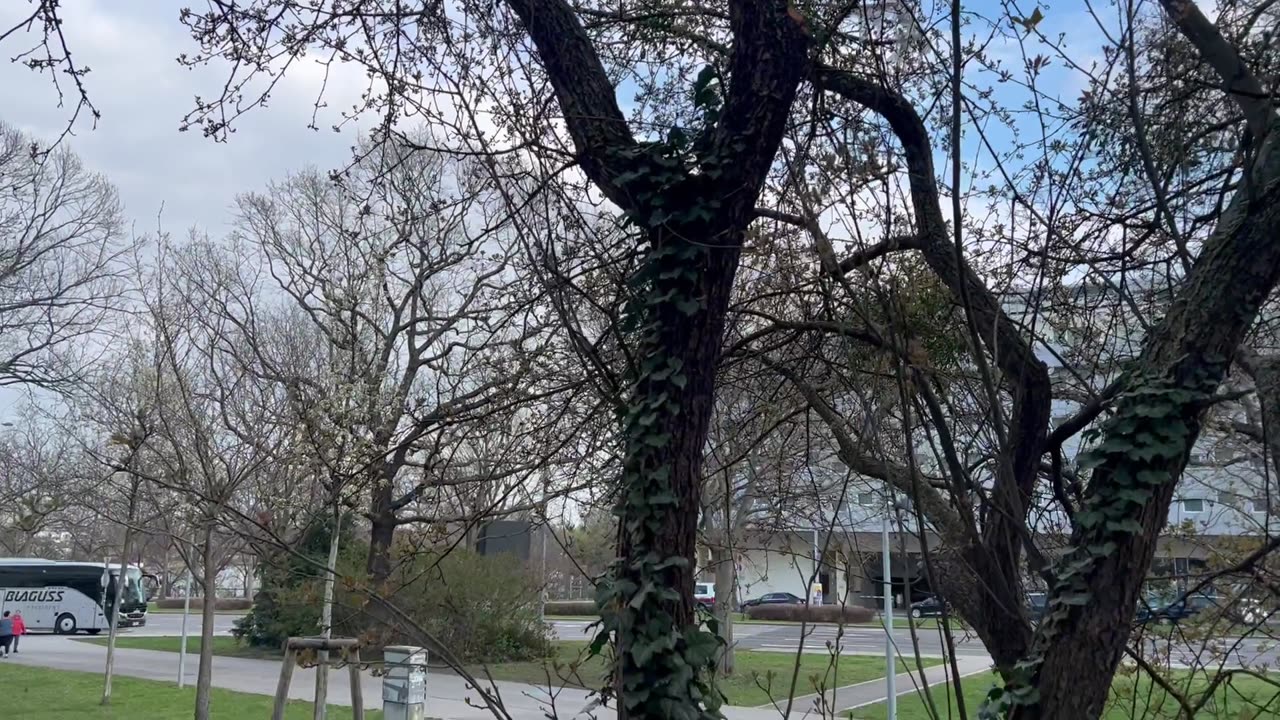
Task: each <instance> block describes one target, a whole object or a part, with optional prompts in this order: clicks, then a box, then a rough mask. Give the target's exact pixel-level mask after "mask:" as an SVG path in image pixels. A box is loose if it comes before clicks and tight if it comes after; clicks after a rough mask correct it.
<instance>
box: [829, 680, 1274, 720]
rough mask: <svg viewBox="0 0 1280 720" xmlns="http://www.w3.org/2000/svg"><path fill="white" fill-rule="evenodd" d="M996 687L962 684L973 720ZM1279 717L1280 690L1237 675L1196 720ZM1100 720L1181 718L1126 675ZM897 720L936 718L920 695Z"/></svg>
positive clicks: (873, 709)
mask: <svg viewBox="0 0 1280 720" xmlns="http://www.w3.org/2000/svg"><path fill="white" fill-rule="evenodd" d="M1170 679H1172V680H1173V681H1174V682H1173V684H1174V686H1175V687H1177V688H1178V691H1179V692H1180V693H1182V694H1184V695H1187V696H1188V697H1189V699H1193V700H1194V701H1198V699H1199V697H1202V696H1203V695H1204V689H1205V688H1206V687H1207V685H1208V680H1207V679H1206V678H1205V677H1204V675H1203V674H1200V675H1199V676H1198V677H1194V678H1193V677H1192V676H1191V674H1190V673H1188V672H1185V671H1183V672H1176V671H1175V672H1174V673H1172V674H1171V675H1170ZM1275 681H1276V682H1277V683H1280V678H1275ZM994 682H995V677H994V676H990V675H974V676H971V677H968V678H965V679H964V680H963V681H962V683H961V687H963V688H964V697H965V709H966V710H967V711H968V716H969V717H976V716H977V713H976V710H977V708H978V706H979V705H980V704H981V703H982V701H983V699H984V698H985V697H986V695H987V690H989V689H990V688H991V685H992V684H993V683H994ZM932 689H933V691H934V692H933V698H934V702H935V703H936V704H937V707H938V712H939V714H940V715H942V716H943V717H947V710H946V707H947V704H948V702H947V701H948V700H950V706H951V708H952V710H951V717H955V698H953V697H948V696H947V693H946V690H947V688H946V687H945V686H942V687H937V688H932ZM1277 716H1280V685H1273V684H1271V683H1269V682H1267V681H1266V680H1262V679H1260V678H1255V677H1250V676H1246V675H1237V676H1236V677H1234V678H1232V679H1231V684H1230V685H1229V686H1223V687H1220V688H1219V689H1218V691H1217V692H1215V693H1214V697H1213V699H1212V700H1210V702H1208V703H1206V704H1205V707H1204V709H1202V710H1201V711H1200V712H1199V713H1197V714H1196V717H1197V718H1203V719H1204V720H1210V719H1212V720H1228V719H1230V720H1262V718H1274V717H1277ZM849 717H851V718H854V720H883V718H884V717H885V708H884V705H871V706H868V707H865V708H861V709H859V710H854V711H853V712H852V713H851V714H850V715H849ZM1102 717H1103V720H1130V718H1142V719H1143V720H1173V719H1174V718H1181V717H1182V715H1181V714H1180V708H1179V706H1178V703H1177V702H1176V701H1175V700H1174V699H1173V698H1172V697H1171V696H1169V695H1168V694H1167V693H1165V692H1164V691H1163V690H1161V689H1160V687H1159V686H1157V685H1155V684H1154V683H1152V682H1151V679H1150V677H1148V676H1146V675H1140V676H1139V675H1135V674H1130V675H1123V674H1122V675H1118V676H1117V677H1116V680H1115V682H1114V683H1113V684H1112V686H1111V700H1110V701H1109V702H1108V704H1107V709H1106V711H1104V712H1103V714H1102ZM898 720H932V716H931V715H930V714H929V711H928V708H927V706H926V703H925V702H924V698H922V697H920V695H919V694H916V695H904V696H902V697H899V698H898Z"/></svg>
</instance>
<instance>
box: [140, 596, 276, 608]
mask: <svg viewBox="0 0 1280 720" xmlns="http://www.w3.org/2000/svg"><path fill="white" fill-rule="evenodd" d="M153 602H154V603H155V604H156V608H157V609H159V610H181V609H182V608H183V606H184V605H185V604H186V602H187V600H186V598H160V599H157V600H154V601H153ZM251 607H253V600H252V599H251V598H218V599H217V600H215V601H214V604H213V609H214V610H248V609H249V608H251ZM191 609H192V610H193V611H195V610H203V609H204V598H198V597H193V598H191Z"/></svg>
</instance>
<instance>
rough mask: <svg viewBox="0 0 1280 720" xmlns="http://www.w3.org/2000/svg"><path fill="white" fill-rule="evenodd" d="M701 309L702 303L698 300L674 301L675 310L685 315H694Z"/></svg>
mask: <svg viewBox="0 0 1280 720" xmlns="http://www.w3.org/2000/svg"><path fill="white" fill-rule="evenodd" d="M701 307H702V302H701V301H700V300H698V299H696V298H695V299H691V300H690V299H685V300H677V301H676V309H678V310H679V311H680V312H682V313H684V314H685V315H694V314H696V313H697V312H698V310H699V309H700V308H701Z"/></svg>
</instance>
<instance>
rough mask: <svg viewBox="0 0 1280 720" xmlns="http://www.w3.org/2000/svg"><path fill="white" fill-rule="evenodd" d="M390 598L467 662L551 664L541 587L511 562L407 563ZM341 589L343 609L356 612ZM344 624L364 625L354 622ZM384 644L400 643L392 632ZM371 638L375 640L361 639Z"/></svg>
mask: <svg viewBox="0 0 1280 720" xmlns="http://www.w3.org/2000/svg"><path fill="white" fill-rule="evenodd" d="M389 582H390V584H391V586H392V587H391V599H392V602H394V603H395V605H396V607H398V608H399V609H400V610H401V611H402V612H404V613H405V614H406V615H408V616H409V617H410V618H412V619H413V621H414V622H415V623H417V624H419V625H421V626H422V627H423V628H424V629H425V630H427V631H428V632H430V633H431V634H432V635H433V636H435V638H436V639H437V640H439V641H440V642H441V644H442V645H444V646H445V647H447V648H449V650H450V651H451V652H452V653H453V654H454V655H456V656H457V657H458V658H459V659H461V660H463V661H465V662H505V661H509V660H528V659H533V658H542V657H546V656H547V655H548V653H549V651H550V636H549V630H550V628H549V627H548V626H547V625H545V624H544V623H542V621H541V607H540V605H541V597H540V592H539V590H540V588H539V586H538V583H537V581H536V579H535V578H534V577H532V576H531V575H530V574H529V573H528V572H526V571H525V569H524V568H523V567H522V566H521V564H520V562H519V560H517V559H516V558H515V557H513V556H509V555H500V556H483V555H478V554H476V553H475V552H472V551H470V550H464V549H461V548H458V549H454V550H451V551H449V552H447V553H445V554H443V555H442V554H440V553H436V552H426V553H420V554H415V555H412V556H410V557H408V558H405V557H402V558H400V559H399V560H398V564H397V566H396V571H395V573H393V575H392V577H391V579H390V581H389ZM349 592H352V591H351V590H349V589H344V593H343V595H344V597H343V598H340V602H345V603H346V604H347V605H349V606H357V605H358V604H359V603H360V602H361V599H360V595H359V593H354V594H351V595H347V593H349ZM342 622H343V629H345V630H347V634H352V633H351V632H350V631H351V630H352V629H353V628H350V627H349V626H348V625H347V623H350V622H354V623H362V622H367V619H365V618H364V617H360V616H352V617H350V618H349V619H348V620H346V621H342ZM372 634H376V635H379V636H381V637H378V638H377V639H378V640H381V641H383V642H388V643H390V642H399V641H400V640H399V639H397V638H396V637H394V636H393V635H389V634H387V633H372ZM363 635H364V636H365V637H369V636H370V635H371V633H368V632H366V633H363Z"/></svg>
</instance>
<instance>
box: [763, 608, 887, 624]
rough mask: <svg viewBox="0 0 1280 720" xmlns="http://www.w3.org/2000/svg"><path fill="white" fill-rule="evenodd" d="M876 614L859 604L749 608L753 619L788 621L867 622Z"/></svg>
mask: <svg viewBox="0 0 1280 720" xmlns="http://www.w3.org/2000/svg"><path fill="white" fill-rule="evenodd" d="M875 616H876V611H875V610H874V609H872V608H866V607H861V606H859V605H756V606H754V607H749V608H747V617H748V618H750V619H751V620H782V621H786V622H802V621H803V622H822V623H840V622H843V623H865V622H871V620H873V619H874V618H875Z"/></svg>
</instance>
